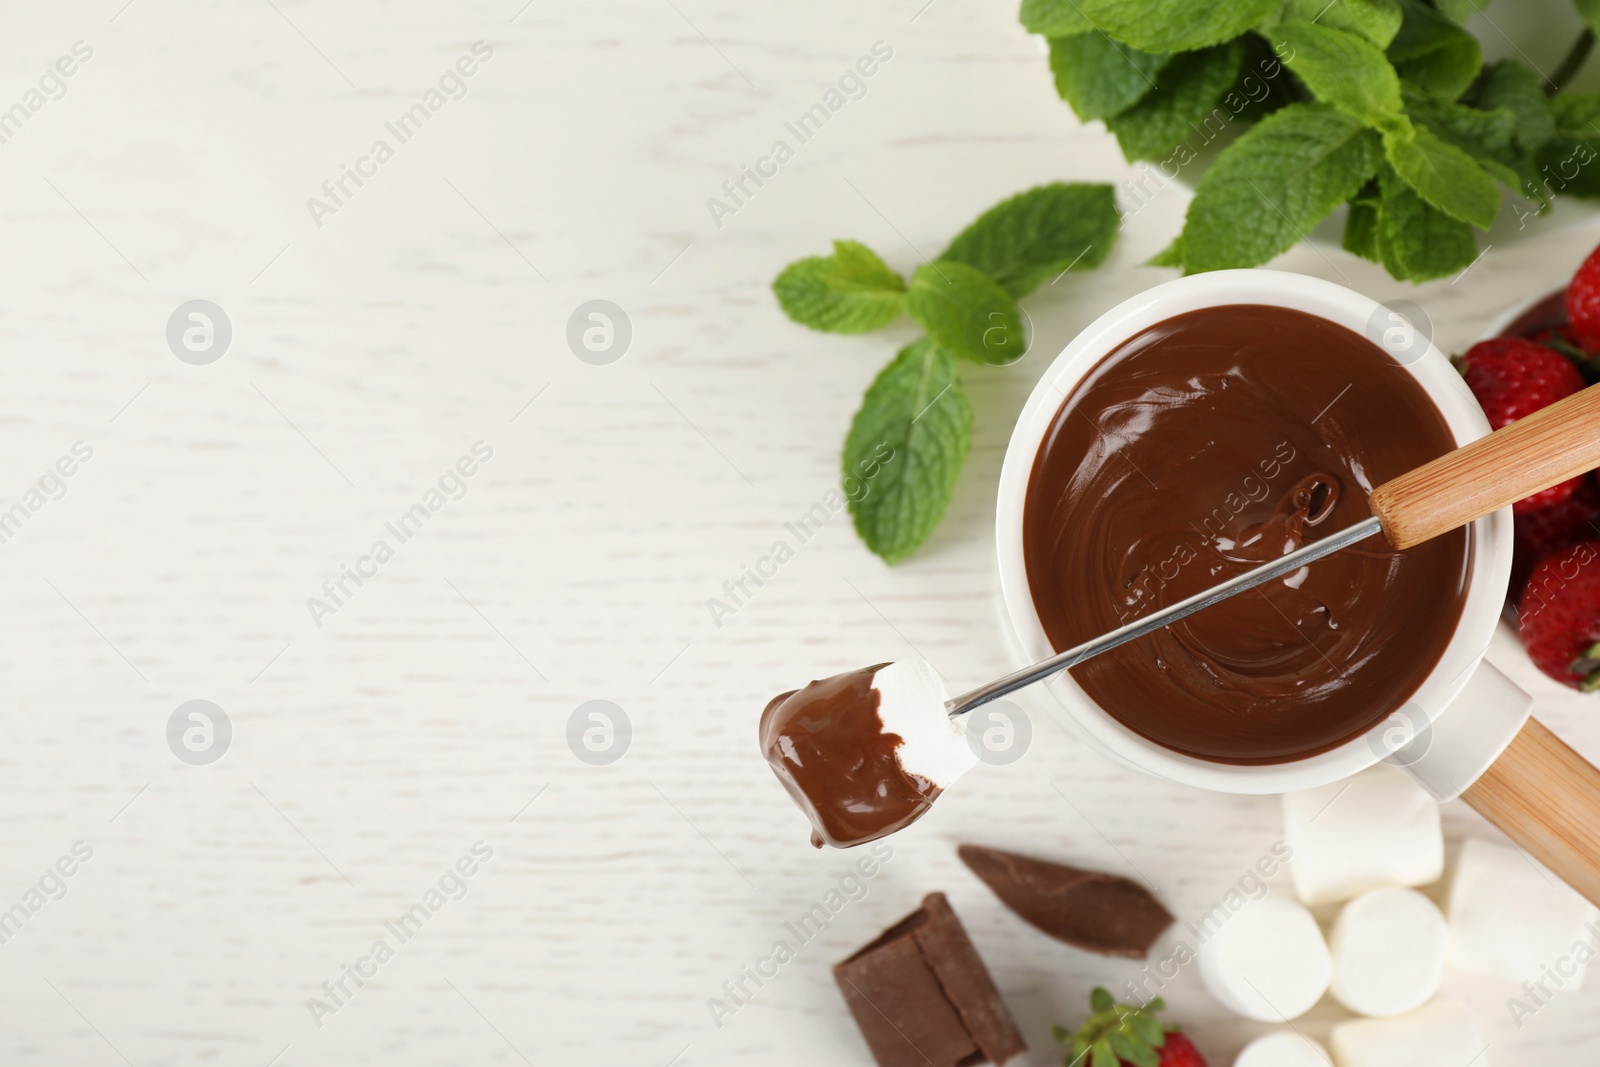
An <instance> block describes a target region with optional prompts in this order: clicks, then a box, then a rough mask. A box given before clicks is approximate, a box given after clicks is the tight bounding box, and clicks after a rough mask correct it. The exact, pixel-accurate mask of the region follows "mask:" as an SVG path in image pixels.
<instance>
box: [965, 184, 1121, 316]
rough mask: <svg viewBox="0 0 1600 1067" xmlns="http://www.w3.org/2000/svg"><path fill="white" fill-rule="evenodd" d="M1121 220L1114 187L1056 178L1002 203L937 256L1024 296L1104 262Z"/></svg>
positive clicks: (981, 217)
mask: <svg viewBox="0 0 1600 1067" xmlns="http://www.w3.org/2000/svg"><path fill="white" fill-rule="evenodd" d="M1121 224H1122V217H1121V216H1120V215H1119V214H1118V213H1117V197H1116V193H1115V192H1114V191H1113V190H1112V188H1111V186H1109V185H1105V184H1097V183H1086V182H1056V183H1053V184H1051V185H1041V186H1039V187H1037V188H1035V189H1029V190H1028V191H1027V192H1025V193H1018V194H1017V195H1016V196H1013V197H1011V198H1010V199H1008V200H1002V201H1000V203H998V204H996V205H995V206H994V207H992V208H990V209H989V210H988V211H985V212H984V213H983V214H982V215H979V216H978V217H977V219H976V220H974V221H973V223H972V225H970V226H968V227H967V228H966V229H965V230H962V231H961V233H960V234H958V235H957V236H956V239H955V240H953V241H951V242H950V247H949V248H946V249H945V250H944V254H943V255H942V256H940V257H939V258H940V259H941V260H944V261H948V262H956V263H965V264H966V265H967V266H969V267H974V268H976V269H977V270H980V271H982V272H983V273H984V274H986V275H988V276H989V277H990V278H991V279H993V280H994V281H995V282H997V283H998V284H999V285H1000V287H1001V288H1002V289H1004V290H1005V291H1006V292H1007V293H1010V294H1011V296H1012V297H1013V298H1021V297H1023V296H1025V295H1027V294H1028V293H1030V292H1032V291H1033V289H1034V287H1035V286H1037V285H1038V284H1039V283H1040V282H1042V281H1044V280H1045V279H1046V278H1054V277H1055V276H1056V275H1058V274H1060V273H1061V272H1062V271H1065V270H1089V269H1091V268H1093V267H1098V266H1099V265H1100V264H1101V263H1103V262H1105V258H1106V256H1107V255H1109V254H1110V252H1111V245H1112V244H1113V242H1115V241H1116V238H1117V230H1118V229H1119V227H1120V226H1121Z"/></svg>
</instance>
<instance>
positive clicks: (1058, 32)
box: [1018, 0, 1094, 37]
mask: <svg viewBox="0 0 1600 1067" xmlns="http://www.w3.org/2000/svg"><path fill="white" fill-rule="evenodd" d="M1018 17H1019V18H1020V19H1021V21H1022V28H1023V29H1025V30H1027V31H1028V32H1029V33H1042V34H1044V35H1045V36H1046V37H1071V36H1072V35H1073V34H1075V33H1088V32H1089V31H1090V30H1092V29H1094V23H1092V22H1090V21H1089V20H1088V19H1086V18H1084V17H1083V12H1082V11H1081V10H1079V9H1078V5H1077V4H1076V3H1074V2H1073V0H1022V12H1021V14H1020V15H1019V16H1018Z"/></svg>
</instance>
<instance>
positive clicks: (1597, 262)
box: [1567, 248, 1600, 350]
mask: <svg viewBox="0 0 1600 1067" xmlns="http://www.w3.org/2000/svg"><path fill="white" fill-rule="evenodd" d="M1567 321H1568V322H1570V323H1571V324H1572V333H1573V338H1574V339H1575V340H1576V341H1577V342H1578V347H1579V348H1584V349H1591V350H1592V349H1596V348H1600V248H1596V249H1595V250H1594V251H1593V252H1590V253H1589V258H1588V259H1586V260H1584V261H1583V266H1581V267H1579V268H1578V273H1576V274H1574V275H1573V276H1572V283H1571V284H1570V285H1568V286H1567Z"/></svg>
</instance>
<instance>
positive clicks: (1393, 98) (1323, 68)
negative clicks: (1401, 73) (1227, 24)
mask: <svg viewBox="0 0 1600 1067" xmlns="http://www.w3.org/2000/svg"><path fill="white" fill-rule="evenodd" d="M1278 36H1279V37H1280V38H1281V39H1282V41H1283V43H1284V44H1285V45H1287V46H1288V53H1287V54H1286V55H1285V56H1284V63H1285V64H1287V65H1288V67H1289V69H1290V70H1292V71H1294V72H1295V74H1297V75H1299V77H1300V80H1301V81H1303V82H1305V83H1306V88H1308V89H1310V90H1311V92H1312V95H1314V96H1316V98H1317V99H1318V100H1319V101H1321V102H1322V103H1325V104H1331V105H1333V106H1334V107H1336V108H1338V109H1339V110H1340V111H1343V112H1344V113H1345V114H1346V115H1349V116H1351V117H1352V118H1356V119H1360V120H1361V121H1362V122H1365V123H1367V124H1368V125H1374V124H1377V123H1379V122H1381V121H1382V120H1383V119H1385V118H1387V117H1388V116H1390V115H1393V114H1394V113H1395V112H1397V111H1399V110H1400V106H1401V105H1400V78H1399V77H1398V76H1397V75H1396V74H1395V72H1394V67H1392V66H1390V65H1389V60H1388V59H1387V58H1386V57H1385V56H1384V54H1383V52H1381V51H1380V50H1379V49H1378V47H1377V45H1374V44H1373V43H1372V42H1371V41H1368V40H1367V39H1366V38H1364V37H1358V36H1357V35H1356V34H1353V33H1349V32H1347V31H1345V30H1336V29H1330V28H1328V27H1326V26H1319V25H1318V24H1316V23H1314V22H1286V23H1284V24H1283V25H1282V26H1280V27H1278Z"/></svg>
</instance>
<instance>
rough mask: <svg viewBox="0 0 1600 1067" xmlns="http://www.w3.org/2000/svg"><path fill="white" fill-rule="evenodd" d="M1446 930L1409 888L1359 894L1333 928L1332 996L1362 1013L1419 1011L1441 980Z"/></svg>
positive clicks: (1433, 910)
mask: <svg viewBox="0 0 1600 1067" xmlns="http://www.w3.org/2000/svg"><path fill="white" fill-rule="evenodd" d="M1449 934H1450V931H1449V927H1447V926H1446V925H1445V921H1444V916H1443V915H1441V914H1440V913H1439V909H1438V908H1436V907H1434V905H1433V901H1431V900H1429V899H1428V898H1427V897H1425V896H1423V895H1422V894H1421V893H1418V892H1417V891H1416V890H1414V889H1400V888H1397V887H1392V886H1391V887H1389V888H1386V889H1374V890H1373V891H1372V892H1370V893H1363V894H1362V895H1361V896H1359V897H1356V899H1354V900H1352V901H1351V902H1350V903H1348V904H1346V905H1345V906H1344V911H1342V912H1340V913H1339V919H1338V921H1337V922H1335V923H1334V925H1333V936H1332V937H1330V938H1329V939H1328V947H1329V949H1330V950H1331V952H1332V954H1333V984H1332V985H1331V986H1330V987H1329V990H1330V991H1331V992H1332V993H1333V995H1334V998H1335V999H1336V1000H1338V1001H1339V1003H1340V1004H1343V1005H1344V1006H1345V1007H1347V1008H1349V1009H1350V1010H1351V1011H1353V1012H1359V1013H1360V1014H1362V1015H1404V1014H1405V1013H1406V1012H1408V1011H1415V1010H1416V1009H1418V1008H1420V1007H1422V1006H1423V1005H1424V1004H1426V1003H1427V1002H1428V1001H1429V1000H1431V999H1433V994H1434V993H1436V992H1438V990H1439V979H1440V978H1442V977H1443V976H1444V954H1445V944H1446V942H1447V941H1448V940H1449Z"/></svg>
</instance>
